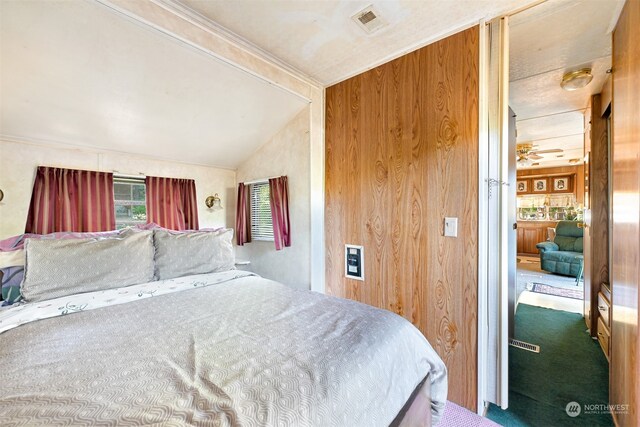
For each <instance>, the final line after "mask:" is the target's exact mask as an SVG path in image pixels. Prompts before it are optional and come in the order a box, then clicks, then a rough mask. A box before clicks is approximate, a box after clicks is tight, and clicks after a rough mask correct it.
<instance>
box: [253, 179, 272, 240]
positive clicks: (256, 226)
mask: <svg viewBox="0 0 640 427" xmlns="http://www.w3.org/2000/svg"><path fill="white" fill-rule="evenodd" d="M250 187H251V190H250V199H251V238H252V239H253V240H273V221H272V218H271V205H270V202H269V183H268V182H258V183H255V184H251V186H250Z"/></svg>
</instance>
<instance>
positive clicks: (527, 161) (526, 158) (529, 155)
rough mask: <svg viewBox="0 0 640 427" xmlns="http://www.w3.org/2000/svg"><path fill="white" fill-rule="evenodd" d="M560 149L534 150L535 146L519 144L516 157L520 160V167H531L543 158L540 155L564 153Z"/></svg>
mask: <svg viewBox="0 0 640 427" xmlns="http://www.w3.org/2000/svg"><path fill="white" fill-rule="evenodd" d="M562 152H563V150H562V149H560V148H554V149H551V150H534V149H533V144H518V145H517V146H516V155H517V158H518V160H517V161H516V162H517V164H518V165H520V166H531V165H532V164H533V161H534V160H540V159H542V158H543V157H542V156H541V155H540V154H550V153H562Z"/></svg>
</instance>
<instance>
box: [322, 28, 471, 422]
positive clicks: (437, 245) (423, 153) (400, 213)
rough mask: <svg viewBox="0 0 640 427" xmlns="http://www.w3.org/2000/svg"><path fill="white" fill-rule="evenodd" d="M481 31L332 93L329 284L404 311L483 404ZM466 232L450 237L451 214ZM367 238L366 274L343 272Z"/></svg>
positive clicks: (462, 397) (461, 389) (457, 386)
mask: <svg viewBox="0 0 640 427" xmlns="http://www.w3.org/2000/svg"><path fill="white" fill-rule="evenodd" d="M478 36H479V29H478V28H477V27H474V28H471V29H469V30H466V31H463V32H461V33H458V34H455V35H453V36H451V37H448V38H446V39H444V40H441V41H438V42H436V43H433V44H431V45H429V46H426V47H424V48H422V49H420V50H418V51H415V52H413V53H410V54H408V55H405V56H403V57H401V58H398V59H396V60H394V61H391V62H389V63H387V64H384V65H381V66H379V67H377V68H374V69H372V70H370V71H367V72H365V73H363V74H360V75H358V76H356V77H353V78H351V79H349V80H346V81H344V82H341V83H338V84H336V85H335V86H332V87H330V88H328V89H327V92H326V106H327V107H326V224H325V225H326V265H327V267H326V273H327V292H328V293H329V294H332V295H337V296H341V297H346V298H351V299H354V300H357V301H361V302H363V303H366V304H370V305H373V306H377V307H381V308H385V309H388V310H391V311H394V312H396V313H398V314H399V315H401V316H404V317H405V318H407V319H408V320H410V321H411V322H413V324H414V325H416V326H417V327H418V328H419V329H420V331H422V333H423V334H424V335H425V336H426V337H427V339H428V340H429V342H430V343H431V344H432V346H433V347H434V348H435V349H436V351H437V352H438V353H439V354H440V356H441V357H442V359H443V360H444V362H445V363H446V365H447V368H448V369H449V399H450V400H452V401H454V402H456V403H458V404H461V405H463V406H465V407H467V408H469V409H471V410H474V411H475V409H476V399H477V397H476V393H477V366H476V365H477V326H478V325H477V304H478V301H477V287H478V283H477V263H478V247H477V246H478V244H477V234H478V211H477V210H478V168H477V165H478V156H477V153H478V135H479V134H478V132H479V130H478V90H479V89H478V72H479V70H478V59H479V44H478V43H479V42H478ZM445 216H448V217H458V218H459V220H458V221H459V222H458V237H457V238H452V237H444V236H443V228H444V225H443V224H444V217H445ZM346 243H351V244H357V245H363V246H364V255H365V262H364V264H365V271H364V273H365V281H364V282H362V281H357V280H352V279H345V277H344V245H345V244H346Z"/></svg>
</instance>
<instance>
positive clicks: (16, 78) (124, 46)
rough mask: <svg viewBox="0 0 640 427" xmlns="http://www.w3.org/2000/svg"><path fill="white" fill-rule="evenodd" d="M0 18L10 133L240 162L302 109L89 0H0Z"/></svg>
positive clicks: (0, 114) (2, 100)
mask: <svg viewBox="0 0 640 427" xmlns="http://www.w3.org/2000/svg"><path fill="white" fill-rule="evenodd" d="M0 19H1V21H0V39H1V41H0V57H1V58H2V59H3V60H2V61H1V64H0V67H1V68H0V73H1V74H0V76H1V78H0V135H1V136H4V137H7V138H10V139H16V140H29V141H35V142H43V143H55V142H61V143H65V144H71V145H76V146H81V147H87V148H95V149H106V150H115V151H121V152H126V153H136V154H143V155H147V156H150V157H155V158H163V159H169V160H177V161H183V162H189V163H198V164H206V165H211V166H221V167H227V168H236V167H237V166H238V165H240V164H241V163H242V162H244V161H245V160H246V159H247V158H248V157H249V156H251V154H252V153H253V152H254V151H255V150H256V149H257V148H258V147H259V146H260V145H262V144H263V143H264V142H266V141H267V140H268V139H269V137H271V136H272V135H274V134H275V133H277V131H279V130H280V129H281V128H282V127H283V126H284V125H285V124H286V123H287V122H289V121H290V120H291V119H292V118H293V117H294V116H295V115H296V114H297V113H298V112H299V111H300V110H301V109H302V108H304V107H305V106H306V105H307V104H306V102H305V101H303V100H301V99H299V98H297V97H295V96H293V95H291V94H289V93H287V92H284V91H283V90H280V89H278V88H277V87H276V86H273V85H270V84H268V83H266V82H264V81H262V80H259V79H257V78H255V77H253V76H250V75H249V74H246V73H244V72H242V71H239V70H238V69H236V68H233V67H231V66H229V65H227V64H224V63H222V62H220V61H218V60H215V59H213V58H212V57H210V56H207V55H206V54H204V53H202V52H200V51H197V50H195V49H192V48H190V47H188V46H187V45H184V44H182V43H180V42H178V41H176V40H174V39H172V38H170V37H168V36H165V35H163V34H161V33H159V32H157V31H155V30H152V29H150V28H149V27H146V26H142V25H139V24H137V23H134V22H133V21H130V20H128V19H124V18H123V17H122V16H121V15H117V14H116V13H114V12H112V11H111V10H110V9H107V8H105V7H104V6H102V5H99V4H98V3H95V2H80V1H73V2H69V1H67V2H49V1H8V2H7V1H3V2H2V13H1V18H0ZM9 58H10V60H7V59H9Z"/></svg>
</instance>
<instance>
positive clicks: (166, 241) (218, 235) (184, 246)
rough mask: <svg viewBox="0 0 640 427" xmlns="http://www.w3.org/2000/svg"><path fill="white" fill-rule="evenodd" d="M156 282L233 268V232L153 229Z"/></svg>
mask: <svg viewBox="0 0 640 427" xmlns="http://www.w3.org/2000/svg"><path fill="white" fill-rule="evenodd" d="M153 233H154V234H153V242H154V245H155V247H156V258H155V261H156V278H157V279H158V280H164V279H172V278H174V277H181V276H188V275H190V274H204V273H213V272H218V271H226V270H231V269H233V268H235V257H234V254H233V243H232V239H233V229H225V230H221V231H202V232H188V233H180V232H170V231H167V230H154V232H153Z"/></svg>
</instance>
